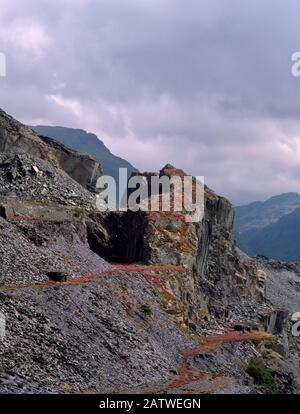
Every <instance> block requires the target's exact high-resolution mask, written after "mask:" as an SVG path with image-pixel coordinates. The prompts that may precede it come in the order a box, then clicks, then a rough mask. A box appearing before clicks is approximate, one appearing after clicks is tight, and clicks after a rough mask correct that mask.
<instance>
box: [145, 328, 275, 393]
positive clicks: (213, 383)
mask: <svg viewBox="0 0 300 414" xmlns="http://www.w3.org/2000/svg"><path fill="white" fill-rule="evenodd" d="M271 338H272V335H270V334H268V333H266V332H247V333H238V332H235V331H229V332H228V333H226V334H224V335H218V336H209V337H207V338H203V339H202V342H203V345H200V346H198V347H196V348H193V349H191V350H189V351H185V352H183V353H182V354H181V363H180V366H179V368H178V374H177V375H176V377H175V378H174V379H173V380H171V381H170V382H169V383H167V384H164V385H162V386H160V387H158V388H154V389H146V390H145V389H144V390H141V392H143V393H146V394H166V393H176V394H177V393H178V394H201V393H212V392H214V391H216V390H218V389H222V388H225V387H227V386H229V385H232V384H234V383H235V380H234V379H232V378H227V377H223V376H221V375H220V374H218V373H211V372H203V371H200V370H199V369H197V368H194V367H192V366H191V365H190V363H189V361H190V360H192V359H193V358H194V357H196V356H197V355H199V354H202V353H206V352H212V351H214V350H215V348H216V347H217V346H219V345H221V344H225V343H236V342H245V341H253V342H255V343H258V342H260V341H263V340H265V339H271Z"/></svg>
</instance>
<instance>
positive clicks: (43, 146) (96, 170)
mask: <svg viewBox="0 0 300 414" xmlns="http://www.w3.org/2000/svg"><path fill="white" fill-rule="evenodd" d="M0 152H5V153H8V152H14V153H18V154H27V155H29V156H32V157H37V158H40V159H42V160H46V161H48V162H49V163H51V164H52V165H53V166H55V167H59V168H61V169H62V170H64V171H65V172H66V173H67V174H69V176H70V177H71V178H73V179H74V180H75V181H77V182H78V183H79V184H81V185H82V186H84V187H88V188H90V187H94V186H95V183H96V181H97V178H98V177H100V176H101V175H102V170H101V166H100V164H99V163H98V162H97V161H96V160H94V159H93V158H92V157H91V156H90V155H88V154H82V153H79V152H77V151H74V150H71V149H69V148H67V147H65V146H64V145H62V144H59V143H57V142H56V141H54V140H52V139H48V138H44V137H39V136H38V135H37V134H36V133H35V132H34V131H33V130H32V129H30V128H28V127H26V126H25V125H23V124H21V123H20V122H18V121H16V120H15V119H13V118H12V117H11V116H9V115H7V114H6V113H5V112H4V111H2V110H1V109H0Z"/></svg>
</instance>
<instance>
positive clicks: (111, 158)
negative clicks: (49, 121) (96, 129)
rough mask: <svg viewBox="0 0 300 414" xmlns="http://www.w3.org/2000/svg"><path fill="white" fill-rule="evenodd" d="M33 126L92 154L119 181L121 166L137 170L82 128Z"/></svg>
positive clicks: (38, 131) (78, 149)
mask: <svg viewBox="0 0 300 414" xmlns="http://www.w3.org/2000/svg"><path fill="white" fill-rule="evenodd" d="M32 128H33V129H34V130H35V131H36V132H37V133H38V134H39V135H44V136H46V137H49V138H53V139H55V140H57V141H59V142H61V143H62V144H64V145H66V146H67V147H69V148H72V149H75V150H77V151H81V152H86V153H88V154H90V155H92V156H93V157H94V158H95V159H96V160H97V161H99V162H100V163H101V166H102V169H103V172H104V174H105V175H110V176H112V177H114V178H115V180H116V182H117V183H118V178H119V168H127V170H128V173H129V175H130V174H131V172H133V171H137V169H136V168H135V167H133V166H132V165H131V164H130V163H129V162H128V161H126V160H124V159H123V158H120V157H117V156H116V155H114V154H112V153H111V152H110V150H109V149H108V148H107V147H106V146H105V145H104V143H103V142H102V141H101V140H100V139H99V138H98V137H97V135H95V134H91V133H88V132H86V131H84V130H82V129H72V128H65V127H52V126H41V125H39V126H34V127H32Z"/></svg>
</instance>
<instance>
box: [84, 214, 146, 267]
mask: <svg viewBox="0 0 300 414" xmlns="http://www.w3.org/2000/svg"><path fill="white" fill-rule="evenodd" d="M91 219H92V221H89V222H87V238H88V243H89V246H90V249H91V250H92V251H93V252H94V253H96V254H98V255H99V256H101V257H102V258H104V259H106V260H107V261H109V262H112V263H138V262H142V263H145V261H146V260H147V253H146V252H147V247H146V245H145V244H146V243H145V232H146V228H147V219H146V214H145V213H144V212H141V211H139V212H132V211H127V212H107V213H94V214H93V216H92V217H91Z"/></svg>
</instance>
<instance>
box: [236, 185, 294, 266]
mask: <svg viewBox="0 0 300 414" xmlns="http://www.w3.org/2000/svg"><path fill="white" fill-rule="evenodd" d="M235 232H236V239H237V244H238V246H239V247H240V248H241V249H242V250H243V251H245V252H246V253H247V254H249V255H256V254H262V255H265V256H268V257H271V258H275V259H280V260H293V261H300V195H299V194H297V193H286V194H281V195H279V196H275V197H272V198H270V199H269V200H267V201H265V202H255V203H251V204H249V205H246V206H242V207H237V208H236V220H235Z"/></svg>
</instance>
